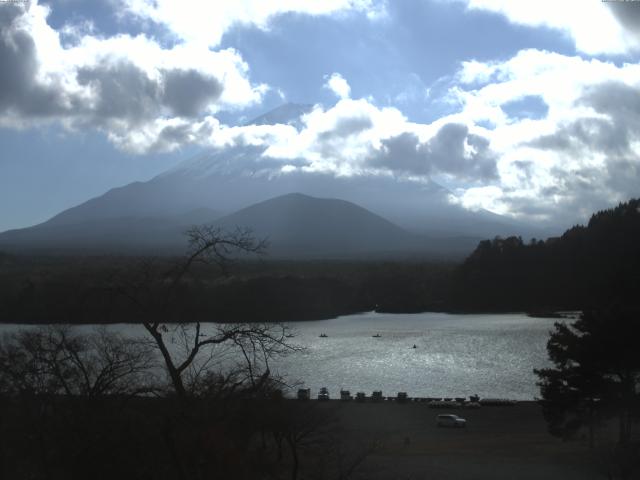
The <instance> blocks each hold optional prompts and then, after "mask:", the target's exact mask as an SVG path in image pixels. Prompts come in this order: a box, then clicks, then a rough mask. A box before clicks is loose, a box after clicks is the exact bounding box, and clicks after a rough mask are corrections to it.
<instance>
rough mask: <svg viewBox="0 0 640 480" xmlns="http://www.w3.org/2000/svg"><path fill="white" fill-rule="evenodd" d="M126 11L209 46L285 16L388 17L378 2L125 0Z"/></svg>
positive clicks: (324, 0)
mask: <svg viewBox="0 0 640 480" xmlns="http://www.w3.org/2000/svg"><path fill="white" fill-rule="evenodd" d="M121 3H122V5H123V7H124V10H125V12H127V13H130V14H133V15H135V16H137V17H138V18H140V19H141V20H143V21H148V20H151V21H153V22H155V23H157V24H161V25H164V26H165V27H166V28H168V29H169V30H170V31H171V32H172V33H173V34H174V35H176V36H177V37H178V38H180V39H182V40H185V41H188V42H194V43H198V44H202V45H207V46H216V45H218V44H219V43H220V40H221V39H222V36H223V35H224V33H225V32H226V31H228V30H229V29H230V28H232V27H233V26H235V25H238V24H243V25H252V26H255V27H258V28H261V29H268V27H269V22H270V20H271V19H272V18H273V17H275V16H276V15H280V14H283V13H302V14H307V15H327V14H336V13H344V12H348V11H354V10H355V11H361V12H364V13H365V14H366V15H367V16H368V17H369V18H371V19H376V18H380V17H383V16H384V12H385V9H384V4H383V3H381V2H376V1H374V0H322V1H299V0H268V1H265V0H232V1H221V0H214V1H202V0H181V1H179V2H176V1H174V0H121Z"/></svg>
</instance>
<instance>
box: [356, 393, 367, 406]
mask: <svg viewBox="0 0 640 480" xmlns="http://www.w3.org/2000/svg"><path fill="white" fill-rule="evenodd" d="M366 399H367V396H366V395H365V394H364V392H358V393H356V402H358V403H363V402H364V401H365V400H366Z"/></svg>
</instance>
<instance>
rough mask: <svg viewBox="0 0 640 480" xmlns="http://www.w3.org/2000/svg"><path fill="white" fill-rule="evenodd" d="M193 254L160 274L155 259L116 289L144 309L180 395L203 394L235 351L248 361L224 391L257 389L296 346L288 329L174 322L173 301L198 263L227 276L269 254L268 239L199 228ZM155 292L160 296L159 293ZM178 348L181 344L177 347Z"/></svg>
mask: <svg viewBox="0 0 640 480" xmlns="http://www.w3.org/2000/svg"><path fill="white" fill-rule="evenodd" d="M187 237H188V242H189V249H188V253H187V255H186V256H185V257H184V258H182V259H180V260H179V261H178V262H177V263H176V264H174V265H173V266H172V267H171V268H169V269H168V270H167V271H165V272H163V273H160V274H159V275H158V273H157V269H156V268H154V263H153V262H152V261H146V262H144V263H143V264H142V265H141V269H140V274H139V276H138V279H137V281H136V282H133V283H130V284H128V285H116V286H114V287H113V288H112V290H113V291H114V292H116V293H118V294H120V295H122V296H124V297H126V298H127V299H129V301H130V302H131V304H133V305H134V306H136V307H137V308H138V310H139V314H140V320H141V323H142V326H143V327H144V328H145V330H146V331H147V332H148V333H149V335H150V336H151V339H152V341H153V343H154V345H155V347H156V348H157V349H158V351H159V352H160V354H161V356H162V359H163V362H164V366H165V368H166V371H167V374H168V376H169V379H170V382H171V385H172V388H173V390H174V391H175V393H176V394H177V395H178V396H179V397H185V396H187V395H188V393H189V391H191V392H198V391H202V390H203V387H202V385H201V383H202V381H203V380H204V379H206V380H207V381H209V382H211V381H212V378H214V377H212V376H211V375H210V374H209V373H208V372H210V370H211V368H212V367H214V366H215V367H218V368H219V369H221V367H222V366H224V365H223V364H224V363H225V362H224V357H225V356H226V357H229V355H227V354H228V352H229V350H230V349H233V350H235V352H236V355H235V358H238V355H237V354H239V355H240V356H239V358H241V359H242V360H243V362H241V363H240V364H238V363H237V362H236V363H235V365H229V362H228V360H227V364H226V366H227V367H233V368H231V370H232V372H231V373H230V374H227V375H226V376H225V375H224V374H220V373H219V372H218V373H217V374H216V376H215V382H217V385H218V387H220V386H221V385H226V386H228V387H230V388H237V387H238V386H240V385H248V386H249V387H250V388H251V389H254V390H257V389H259V388H260V387H261V386H263V385H265V384H266V382H267V379H269V377H270V369H269V360H270V359H271V358H273V357H275V356H278V355H283V354H285V353H287V352H289V351H291V350H295V347H292V346H290V345H289V344H288V343H287V342H286V327H285V326H284V325H281V324H269V323H266V324H265V323H260V324H258V323H243V324H216V325H215V326H208V327H207V328H203V325H202V324H201V322H200V321H199V320H192V319H190V318H181V319H180V322H179V323H176V324H173V325H171V324H169V321H168V320H170V319H169V318H168V315H169V312H170V311H171V307H172V303H173V302H175V300H176V297H177V294H178V291H179V289H180V288H181V287H184V285H185V284H187V283H188V275H189V272H190V271H191V269H192V268H193V267H194V265H196V264H207V265H215V266H217V267H219V268H220V269H221V271H222V273H223V274H225V275H227V274H228V272H229V267H230V265H231V264H232V263H233V262H234V261H236V260H237V258H238V257H239V256H247V255H250V254H262V253H264V251H265V249H266V247H267V242H266V240H257V239H256V238H255V237H254V236H253V235H252V232H251V231H250V230H248V229H236V230H235V231H233V232H226V231H224V230H222V229H220V228H216V227H212V226H199V227H193V228H191V229H190V230H189V231H188V232H187ZM153 292H156V294H155V295H154V294H153ZM176 344H177V346H176Z"/></svg>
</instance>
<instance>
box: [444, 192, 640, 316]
mask: <svg viewBox="0 0 640 480" xmlns="http://www.w3.org/2000/svg"><path fill="white" fill-rule="evenodd" d="M639 291H640V199H635V200H630V201H629V202H626V203H621V204H619V205H618V206H617V207H615V208H611V209H608V210H603V211H600V212H597V213H595V214H593V215H592V217H591V219H590V220H589V223H588V224H587V225H586V226H581V225H578V226H575V227H573V228H571V229H569V230H567V231H566V232H565V233H564V234H563V235H562V236H561V237H554V238H549V239H548V240H546V241H535V242H529V243H526V242H523V241H522V239H521V238H518V237H509V238H504V239H503V238H495V239H493V240H485V241H482V242H481V243H480V244H479V245H478V247H477V249H476V250H475V251H474V252H473V254H472V255H471V256H470V257H469V258H468V259H467V260H466V261H465V262H464V264H463V265H461V266H460V268H459V269H458V271H457V273H456V279H455V292H454V303H455V304H456V305H459V306H460V307H462V308H464V309H468V310H529V311H531V310H554V309H584V308H592V307H607V306H609V305H611V304H615V303H621V304H625V305H627V306H628V305H636V306H637V305H640V295H638V292H639Z"/></svg>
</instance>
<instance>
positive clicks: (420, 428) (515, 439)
mask: <svg viewBox="0 0 640 480" xmlns="http://www.w3.org/2000/svg"><path fill="white" fill-rule="evenodd" d="M321 408H323V409H329V410H332V415H333V416H334V417H335V418H336V425H337V428H338V429H339V431H340V435H341V436H342V438H344V439H346V440H347V441H346V443H347V444H348V445H351V446H352V447H353V448H354V449H358V448H359V449H361V450H362V451H364V450H366V449H368V448H370V447H371V448H370V451H369V453H368V454H367V455H366V458H365V459H364V461H363V462H362V463H361V464H360V465H359V466H358V468H357V470H356V474H354V477H353V478H362V479H405V480H406V479H443V480H444V479H483V478H487V479H545V480H550V479H563V480H564V479H568V480H571V479H591V478H603V477H602V476H600V474H599V473H598V470H599V466H598V459H597V458H596V457H597V455H594V452H593V451H590V450H589V448H588V446H587V445H586V442H585V441H571V442H563V441H562V440H560V439H558V438H555V437H553V436H551V435H550V434H549V433H548V432H547V426H546V423H545V421H544V418H543V416H542V412H541V410H540V407H539V406H538V405H537V404H536V403H534V402H520V403H518V404H517V405H516V406H512V407H482V408H480V409H477V410H472V409H462V408H460V409H451V410H447V409H444V410H443V409H434V408H429V407H428V406H427V404H424V403H412V402H410V403H406V404H396V403H395V402H384V403H379V404H372V403H364V404H360V403H355V402H339V401H330V402H325V403H324V404H322V407H321ZM439 413H455V414H457V415H459V416H461V417H464V418H465V419H466V420H467V427H466V428H460V429H450V428H438V427H437V426H436V422H435V417H436V415H438V414H439Z"/></svg>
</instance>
